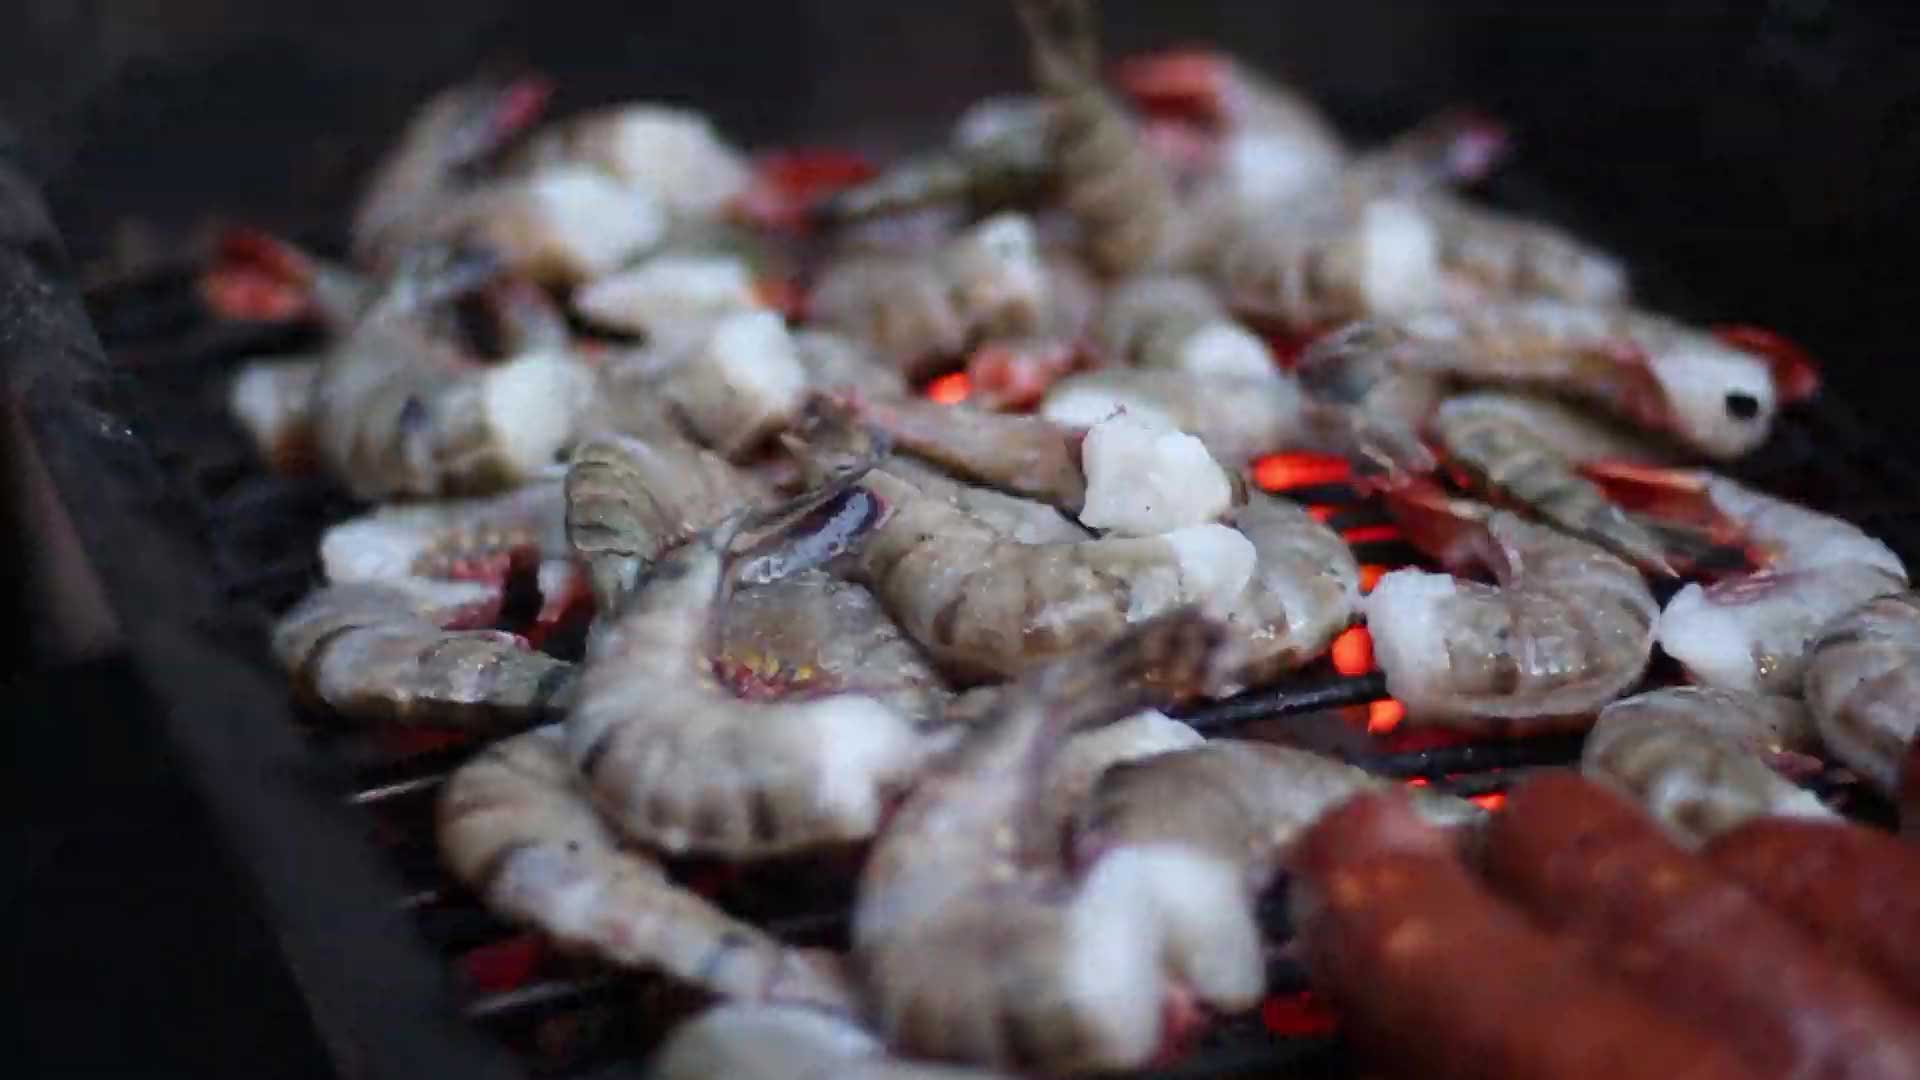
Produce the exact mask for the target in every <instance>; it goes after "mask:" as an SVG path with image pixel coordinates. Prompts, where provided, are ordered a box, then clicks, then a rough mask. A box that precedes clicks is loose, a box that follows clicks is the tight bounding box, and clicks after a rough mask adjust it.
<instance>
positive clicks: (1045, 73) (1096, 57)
mask: <svg viewBox="0 0 1920 1080" xmlns="http://www.w3.org/2000/svg"><path fill="white" fill-rule="evenodd" d="M1013 7H1014V11H1015V12H1016V13H1017V14H1018V15H1019V16H1020V23H1021V25H1022V26H1024V27H1025V28H1026V32H1027V44H1028V46H1029V48H1030V49H1031V50H1032V54H1033V71H1034V78H1035V79H1036V80H1037V81H1039V82H1040V83H1041V84H1043V85H1052V84H1056V83H1072V82H1077V81H1078V80H1080V79H1083V78H1086V77H1088V76H1091V75H1093V74H1094V73H1095V72H1096V71H1097V70H1098V65H1099V61H1100V36H1099V26H1098V20H1096V19H1095V17H1094V14H1093V5H1092V3H1091V2H1090V0H1014V5H1013Z"/></svg>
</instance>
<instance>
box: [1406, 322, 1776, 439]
mask: <svg viewBox="0 0 1920 1080" xmlns="http://www.w3.org/2000/svg"><path fill="white" fill-rule="evenodd" d="M1393 335H1398V336H1400V338H1401V341H1400V343H1399V345H1398V346H1397V347H1395V348H1393V349H1392V356H1393V361H1394V363H1396V364H1399V365H1406V366H1411V367H1413V368H1415V369H1418V370H1426V371H1432V372H1436V373H1441V374H1446V375H1450V376H1453V377H1455V378H1459V379H1462V380H1465V381H1469V382H1474V383H1494V384H1500V385H1508V386H1520V387H1532V388H1537V389H1543V390H1550V391H1554V392H1556V393H1561V394H1565V395H1569V396H1573V397H1578V398H1581V399H1583V400H1586V401H1590V402H1592V403H1594V404H1596V405H1599V406H1601V407H1603V408H1605V409H1607V410H1608V411H1610V412H1612V413H1613V414H1614V415H1616V416H1618V417H1620V418H1621V419H1624V420H1626V421H1628V422H1630V423H1633V424H1636V425H1639V426H1640V427H1643V428H1646V429H1648V430H1649V431H1653V432H1657V433H1660V434H1662V435H1665V436H1669V437H1672V438H1675V439H1678V440H1680V441H1681V442H1683V443H1684V444H1686V445H1687V446H1688V447H1690V448H1691V449H1693V450H1694V451H1695V452H1697V453H1700V454H1705V455H1707V456H1709V457H1714V458H1721V459H1726V458H1734V457H1738V456H1740V455H1741V454H1744V453H1746V452H1748V451H1750V450H1752V449H1754V448H1755V447H1757V446H1759V445H1760V444H1761V443H1762V442H1763V441H1765V440H1766V437H1767V434H1768V432H1769V431H1770V430H1771V429H1772V425H1773V418H1774V414H1775V412H1776V410H1777V408H1778V402H1779V395H1778V392H1777V390H1776V388H1775V385H1774V379H1773V375H1772V372H1771V370H1770V368H1769V366H1768V363H1767V361H1766V360H1765V359H1764V358H1762V357H1759V356H1756V355H1754V354H1753V353H1750V352H1747V351H1745V350H1743V349H1739V348H1735V347H1734V346H1731V345H1728V344H1725V343H1723V342H1722V341H1720V340H1719V339H1718V338H1716V337H1714V336H1713V335H1711V334H1708V333H1706V332H1704V331H1701V330H1697V329H1694V328H1692V327H1689V326H1685V325H1683V324H1681V323H1677V322H1674V321H1672V320H1669V319H1666V318H1663V317H1661V316H1657V315H1652V314H1649V313H1647V312H1643V311H1639V310H1636V309H1632V308H1609V307H1590V306H1585V305H1580V304H1571V303H1568V302H1566V301H1563V300H1555V299H1550V298H1543V297H1534V298H1528V299H1518V300H1505V301H1495V302H1491V303H1484V304H1477V305H1473V306H1471V307H1467V308H1463V309H1460V310H1454V311H1426V312H1422V313H1420V314H1417V315H1412V316H1408V317H1406V318H1403V319H1401V320H1400V321H1399V322H1398V323H1397V324H1395V325H1394V326H1392V327H1391V328H1390V329H1388V330H1387V336H1389V337H1391V336H1393Z"/></svg>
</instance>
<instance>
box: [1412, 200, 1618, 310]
mask: <svg viewBox="0 0 1920 1080" xmlns="http://www.w3.org/2000/svg"><path fill="white" fill-rule="evenodd" d="M1418 206H1419V210H1420V213H1421V215H1422V216H1423V217H1425V218H1426V219H1427V222H1428V224H1429V225H1431V226H1432V227H1433V232H1434V235H1435V236H1436V237H1437V238H1438V239H1439V242H1440V252H1439V254H1440V265H1441V266H1442V267H1444V268H1445V269H1446V270H1447V271H1448V272H1449V273H1450V274H1455V275H1458V276H1460V277H1463V278H1466V279H1467V280H1469V281H1471V282H1473V283H1474V284H1475V285H1477V286H1479V287H1481V288H1483V289H1485V290H1486V291H1487V292H1489V293H1491V294H1493V295H1496V296H1497V295H1506V294H1530V295H1539V296H1550V297H1554V298H1557V299H1560V300H1566V301H1570V302H1572V303H1576V304H1594V305H1611V304H1621V303H1624V302H1625V301H1626V299H1627V294H1628V282H1627V270H1626V267H1625V266H1624V265H1623V264H1622V263H1621V262H1620V260H1619V259H1617V258H1615V257H1614V256H1612V255H1609V254H1607V253H1606V252H1604V251H1600V250H1599V249H1597V248H1594V247H1592V246H1591V245H1589V244H1587V243H1585V242H1584V241H1582V240H1580V239H1579V238H1577V237H1575V236H1573V235H1572V234H1570V233H1568V232H1566V231H1564V230H1561V229H1558V228H1555V227H1553V226H1552V225H1548V224H1545V223H1543V222H1537V221H1528V220H1527V219H1525V218H1520V217H1515V216H1513V215H1511V214H1505V213H1501V212H1500V211H1498V210H1494V209H1491V208H1489V207H1483V206H1475V205H1473V204H1472V203H1469V202H1467V201H1466V200H1464V199H1461V198H1459V197H1457V196H1454V195H1451V194H1446V193H1439V192H1435V193H1432V194H1429V195H1427V196H1425V197H1423V198H1422V199H1420V200H1419V203H1418Z"/></svg>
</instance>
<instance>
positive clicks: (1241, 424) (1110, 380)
mask: <svg viewBox="0 0 1920 1080" xmlns="http://www.w3.org/2000/svg"><path fill="white" fill-rule="evenodd" d="M1122 410H1124V411H1126V412H1128V413H1131V414H1133V415H1135V416H1137V417H1140V418H1143V419H1146V420H1148V421H1150V422H1152V423H1155V424H1158V425H1159V426H1161V427H1164V428H1171V429H1175V430H1179V431H1184V432H1188V433H1191V434H1192V435H1194V436H1196V437H1197V438H1199V440H1200V441H1201V442H1202V443H1204V444H1205V445H1206V448H1207V451H1208V453H1210V454H1212V455H1213V456H1214V457H1215V458H1216V459H1218V460H1219V461H1221V462H1225V463H1227V464H1229V465H1232V466H1236V467H1237V466H1238V465H1240V464H1242V463H1244V462H1247V461H1250V460H1252V459H1253V458H1255V457H1258V456H1260V455H1261V454H1267V453H1272V452H1273V451H1275V450H1283V449H1295V450H1331V451H1337V452H1341V453H1345V454H1348V455H1350V456H1352V457H1355V458H1356V459H1358V460H1359V461H1360V462H1361V463H1362V464H1363V466H1365V467H1366V468H1368V469H1369V470H1371V471H1374V472H1378V473H1385V474H1389V475H1392V474H1403V473H1404V474H1413V475H1420V474H1424V473H1426V472H1429V471H1431V470H1432V469H1433V465H1434V463H1433V457H1432V455H1431V454H1430V453H1429V452H1428V451H1427V449H1426V447H1424V446H1422V445H1421V444H1420V441H1419V439H1418V438H1416V437H1414V436H1413V435H1412V434H1411V433H1409V432H1408V431H1407V430H1406V429H1404V428H1403V427H1401V426H1399V425H1397V424H1395V425H1387V424H1380V423H1378V422H1376V420H1375V418H1374V417H1373V416H1372V415H1371V414H1370V413H1368V412H1366V411H1364V410H1360V409H1355V408H1353V407H1351V406H1348V405H1343V404H1340V403H1336V402H1326V401H1319V400H1316V399H1314V398H1312V397H1309V396H1308V395H1307V393H1306V392H1305V391H1304V390H1303V389H1302V387H1301V385H1300V383H1299V382H1298V381H1297V380H1295V379H1293V378H1292V377H1290V376H1285V375H1284V374H1283V375H1282V376H1280V377H1262V378H1257V379H1248V378H1239V377H1234V376H1226V375H1194V374H1191V373H1189V372H1185V371H1166V370H1106V371H1090V372H1085V373H1083V374H1079V375H1070V376H1068V377H1067V378H1065V379H1062V380H1060V381H1059V382H1058V383H1056V384H1054V387H1053V389H1052V390H1050V391H1048V393H1047V397H1046V400H1045V401H1043V402H1042V403H1041V405H1040V415H1042V416H1044V417H1046V418H1047V419H1049V420H1052V421H1054V422H1055V423H1058V424H1063V425H1066V426H1068V427H1081V428H1086V427H1092V426H1093V425H1094V424H1097V423H1099V422H1100V421H1101V420H1104V419H1106V418H1107V417H1109V416H1112V415H1113V414H1114V413H1116V412H1119V411H1122Z"/></svg>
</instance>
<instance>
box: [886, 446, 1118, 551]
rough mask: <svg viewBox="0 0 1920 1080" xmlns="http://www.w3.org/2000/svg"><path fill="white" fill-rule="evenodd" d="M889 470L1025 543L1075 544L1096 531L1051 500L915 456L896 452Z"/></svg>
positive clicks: (995, 530)
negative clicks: (970, 478) (962, 475)
mask: <svg viewBox="0 0 1920 1080" xmlns="http://www.w3.org/2000/svg"><path fill="white" fill-rule="evenodd" d="M885 465H886V470H887V471H888V472H889V473H892V474H893V475H894V476H897V477H899V478H900V479H902V480H905V481H906V482H907V483H909V484H912V485H913V486H914V487H916V488H919V489H920V493H921V494H922V495H925V496H926V497H928V498H930V499H940V500H942V501H944V502H946V503H947V504H948V505H950V506H952V507H953V508H954V509H955V510H956V511H958V512H960V513H962V514H964V515H966V516H967V517H968V518H969V519H971V520H972V521H975V522H978V523H979V524H980V525H982V526H984V527H986V528H987V529H989V530H991V531H992V532H993V533H994V534H995V535H997V536H1001V537H1005V538H1007V539H1010V540H1014V541H1017V542H1019V543H1022V544H1073V543H1078V542H1080V541H1082V540H1091V539H1093V533H1092V532H1090V531H1089V530H1088V529H1087V528H1086V527H1085V526H1082V525H1081V524H1079V523H1078V522H1076V521H1075V520H1074V519H1073V518H1071V517H1068V516H1067V515H1066V514H1065V513H1063V512H1061V511H1060V510H1059V509H1058V508H1057V507H1055V506H1053V505H1052V504H1050V503H1043V502H1037V501H1035V500H1033V499H1025V498H1021V497H1020V496H1018V495H1008V494H1005V493H1004V492H999V491H995V490H994V489H992V488H989V487H979V486H976V485H973V484H969V483H966V482H964V481H961V480H956V479H954V478H953V477H952V476H950V475H948V474H947V473H944V472H941V471H939V470H938V469H935V468H934V467H932V466H931V465H925V464H922V463H920V462H919V461H916V460H915V459H913V458H911V457H903V456H899V455H896V456H894V457H891V458H888V459H887V460H886V462H885Z"/></svg>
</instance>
